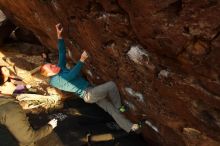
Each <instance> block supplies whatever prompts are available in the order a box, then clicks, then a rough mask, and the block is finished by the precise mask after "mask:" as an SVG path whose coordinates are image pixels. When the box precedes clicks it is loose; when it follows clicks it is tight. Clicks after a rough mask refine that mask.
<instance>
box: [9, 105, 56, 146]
mask: <svg viewBox="0 0 220 146" xmlns="http://www.w3.org/2000/svg"><path fill="white" fill-rule="evenodd" d="M14 110H16V112H13V113H11V112H10V114H8V115H7V116H10V117H8V119H7V122H6V126H7V127H8V129H9V131H11V133H12V134H13V135H14V136H15V138H16V139H17V140H18V141H19V142H20V143H23V144H30V143H33V142H35V141H38V140H39V139H41V138H43V137H45V136H47V135H49V134H50V133H51V132H52V130H53V128H52V126H50V125H48V124H47V125H45V126H44V127H42V128H40V129H38V130H34V129H33V128H32V127H31V125H30V123H29V121H28V118H27V116H26V114H25V113H24V111H22V108H21V107H19V105H18V106H17V107H15V108H14Z"/></svg>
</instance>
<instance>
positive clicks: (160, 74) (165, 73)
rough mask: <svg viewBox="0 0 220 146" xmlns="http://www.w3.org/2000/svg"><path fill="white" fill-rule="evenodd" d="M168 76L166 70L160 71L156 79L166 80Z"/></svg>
mask: <svg viewBox="0 0 220 146" xmlns="http://www.w3.org/2000/svg"><path fill="white" fill-rule="evenodd" d="M169 74H170V73H169V72H168V71H167V70H161V71H160V72H159V74H158V78H162V77H165V78H168V77H169Z"/></svg>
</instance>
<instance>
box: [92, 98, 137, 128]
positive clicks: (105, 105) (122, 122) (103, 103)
mask: <svg viewBox="0 0 220 146" xmlns="http://www.w3.org/2000/svg"><path fill="white" fill-rule="evenodd" d="M96 104H97V105H98V106H99V107H101V108H102V109H104V110H105V111H106V112H107V113H109V114H110V115H111V116H112V117H113V119H114V120H115V122H116V123H117V124H118V125H119V126H120V127H121V128H122V129H123V130H125V131H126V132H129V131H130V130H131V127H132V125H133V124H132V123H131V122H130V121H129V120H127V119H126V118H125V117H124V116H123V115H122V114H121V113H120V112H119V111H118V109H116V108H115V107H114V106H113V105H112V103H111V102H109V101H108V100H107V99H101V100H99V101H98V102H96Z"/></svg>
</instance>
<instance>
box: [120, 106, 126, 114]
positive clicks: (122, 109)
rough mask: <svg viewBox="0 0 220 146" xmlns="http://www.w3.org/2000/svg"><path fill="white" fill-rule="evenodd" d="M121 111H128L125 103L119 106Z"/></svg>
mask: <svg viewBox="0 0 220 146" xmlns="http://www.w3.org/2000/svg"><path fill="white" fill-rule="evenodd" d="M119 111H120V112H121V113H124V112H126V111H127V108H126V107H125V106H124V105H122V106H121V107H120V108H119Z"/></svg>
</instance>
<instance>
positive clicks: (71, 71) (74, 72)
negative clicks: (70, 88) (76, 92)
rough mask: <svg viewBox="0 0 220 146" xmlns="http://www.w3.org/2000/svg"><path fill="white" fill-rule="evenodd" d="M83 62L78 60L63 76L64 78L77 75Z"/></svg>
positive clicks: (73, 77) (71, 78)
mask: <svg viewBox="0 0 220 146" xmlns="http://www.w3.org/2000/svg"><path fill="white" fill-rule="evenodd" d="M83 64H84V63H83V62H81V61H78V62H77V64H76V65H75V66H74V67H73V68H72V69H71V70H70V72H69V73H68V74H67V75H66V76H65V79H66V80H68V81H70V80H73V79H75V78H76V77H77V76H78V75H79V73H80V71H81V68H82V67H83Z"/></svg>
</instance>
